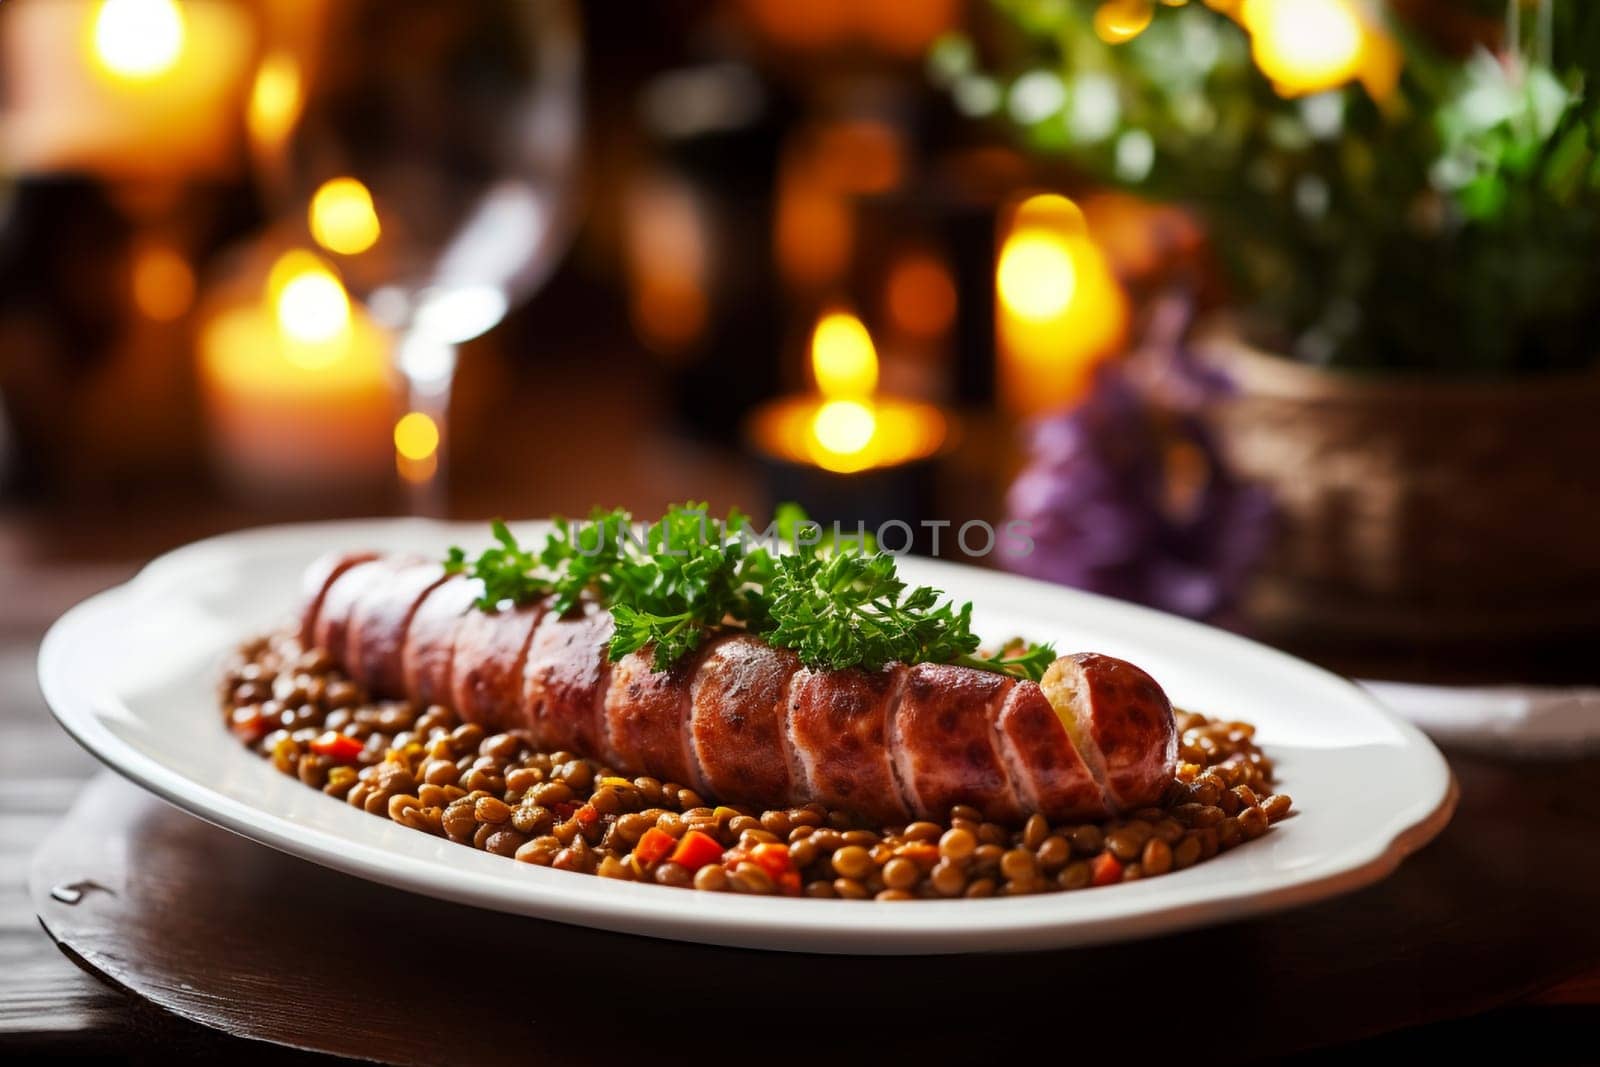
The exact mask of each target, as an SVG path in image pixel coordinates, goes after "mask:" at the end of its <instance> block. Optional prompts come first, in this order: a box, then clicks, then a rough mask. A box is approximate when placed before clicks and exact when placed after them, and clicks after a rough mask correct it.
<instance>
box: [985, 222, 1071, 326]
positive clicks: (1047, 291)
mask: <svg viewBox="0 0 1600 1067" xmlns="http://www.w3.org/2000/svg"><path fill="white" fill-rule="evenodd" d="M996 284H997V286H998V288H999V292H1000V299H1001V300H1002V301H1003V302H1004V303H1005V305H1006V306H1007V307H1008V308H1010V309H1011V310H1013V311H1015V312H1016V313H1017V314H1019V315H1022V316H1023V317H1024V318H1029V319H1052V318H1055V317H1056V316H1057V315H1060V314H1061V313H1062V312H1063V311H1065V310H1066V309H1067V306H1068V305H1069V304H1071V303H1072V295H1073V293H1074V292H1076V291H1077V287H1078V271H1077V268H1076V267H1075V266H1074V265H1073V262H1072V250H1071V248H1070V247H1069V245H1068V239H1067V237H1065V236H1064V235H1062V234H1059V233H1055V232H1051V231H1049V230H1044V229H1038V230H1035V229H1022V230H1018V231H1017V232H1016V233H1014V234H1012V235H1011V237H1010V238H1008V239H1007V241H1006V243H1005V247H1004V248H1003V249H1002V250H1001V252H1000V266H999V268H998V271H997V273H996Z"/></svg>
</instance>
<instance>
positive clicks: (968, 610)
mask: <svg viewBox="0 0 1600 1067" xmlns="http://www.w3.org/2000/svg"><path fill="white" fill-rule="evenodd" d="M493 531H494V539H495V544H494V545H493V546H492V547H490V548H487V549H485V550H484V551H483V552H481V553H480V554H479V555H478V557H477V559H475V560H470V561H469V560H468V559H467V554H466V553H465V552H464V551H463V550H462V549H460V548H452V549H451V550H450V553H449V555H448V556H447V557H446V558H445V569H446V570H448V571H450V572H451V573H459V574H467V575H470V576H471V577H473V578H477V579H479V580H480V581H482V582H483V595H482V596H481V597H480V598H479V599H478V601H477V606H478V607H479V608H481V609H482V610H485V611H495V610H498V608H499V607H500V605H502V604H505V603H508V602H509V603H513V604H525V603H528V602H530V601H533V600H537V599H539V598H541V597H545V596H553V597H554V598H555V599H554V603H553V607H554V609H555V610H557V611H567V610H569V609H571V608H572V607H573V606H574V605H575V604H577V602H578V600H579V598H580V597H581V596H582V595H583V594H584V593H586V592H587V593H589V594H591V595H593V596H594V597H596V598H597V599H599V600H600V602H602V603H604V604H605V605H606V606H607V607H609V608H610V610H611V615H612V618H613V620H614V621H615V623H616V629H615V633H614V635H613V636H612V638H611V644H610V646H609V648H610V656H611V658H612V659H613V660H619V659H621V658H622V657H623V656H626V655H627V654H628V653H630V652H634V651H636V650H638V649H641V648H645V647H646V646H651V645H653V646H654V649H655V651H654V660H653V662H654V665H655V667H656V669H657V670H665V669H666V668H668V667H670V666H671V665H672V664H673V663H675V662H677V660H678V659H679V658H681V657H682V656H684V655H685V654H686V653H688V652H691V651H693V650H694V649H695V648H697V647H699V645H700V644H701V642H703V641H704V640H705V639H706V637H707V636H708V635H710V634H712V633H714V632H717V631H721V630H745V631H748V632H750V633H753V634H757V635H759V636H761V637H763V638H764V639H766V640H767V641H770V642H771V643H772V644H774V645H777V646H780V647H783V648H789V649H793V650H794V651H795V652H796V653H797V654H798V655H799V657H800V659H801V661H802V662H803V663H805V664H806V666H808V667H812V668H815V669H819V670H835V669H841V668H845V667H862V668H865V669H867V670H876V669H878V668H880V667H882V666H883V665H884V664H885V663H889V662H891V661H895V660H898V661H900V662H902V663H956V664H962V665H964V666H969V667H977V668H979V669H981V670H987V671H995V672H998V673H1002V674H1011V675H1016V676H1018V677H1024V678H1032V679H1034V680H1035V681H1037V680H1038V679H1039V678H1041V677H1042V676H1043V675H1044V671H1045V669H1046V668H1047V667H1049V665H1050V663H1051V662H1052V661H1053V660H1054V659H1055V650H1054V648H1053V647H1051V646H1050V645H1036V644H1024V643H1022V642H1020V641H1016V642H1012V643H1011V644H1010V645H1008V646H1007V647H1006V648H1004V649H1002V650H1001V651H1000V652H998V653H996V654H994V655H989V656H985V655H980V654H979V644H980V642H979V639H978V636H977V635H976V634H975V633H973V631H972V605H971V604H962V605H960V606H959V607H958V606H956V605H955V604H954V602H952V601H950V600H948V599H944V598H943V596H942V594H941V593H939V591H938V590H935V589H932V588H930V587H928V586H917V587H915V588H909V587H907V585H906V583H905V582H903V581H901V580H900V577H899V575H898V573H897V570H896V567H895V560H894V557H893V556H891V555H889V554H887V553H883V552H878V551H877V550H876V548H875V546H873V545H872V544H871V543H870V539H867V543H865V544H863V543H861V542H860V541H855V540H851V539H849V538H845V539H843V540H841V541H840V542H838V543H834V541H833V540H832V538H831V537H829V536H826V535H825V534H824V532H823V530H822V528H821V527H820V526H819V525H818V524H816V523H813V522H811V521H810V520H809V519H807V518H806V516H805V513H804V512H803V511H801V510H800V509H799V508H798V507H797V506H795V505H792V504H786V505H784V506H783V507H781V508H779V510H778V515H777V516H776V518H775V519H774V522H773V525H772V526H771V527H769V528H768V529H767V530H765V531H759V530H757V529H756V527H755V526H754V524H752V523H751V521H750V519H749V518H748V516H745V515H743V514H742V513H740V512H739V511H737V510H734V511H731V512H730V513H729V514H728V516H727V518H726V519H724V520H722V521H721V522H718V521H715V520H712V519H710V518H709V516H708V513H707V511H706V508H705V505H703V504H694V503H688V504H683V505H674V506H673V507H670V508H668V509H667V513H666V514H665V515H663V516H662V517H661V518H660V519H658V520H657V521H656V522H654V523H652V524H650V525H649V526H648V527H646V528H645V529H644V530H643V531H642V532H640V531H638V530H636V529H635V527H634V526H633V524H632V516H631V515H629V513H628V512H626V511H623V510H621V509H612V510H609V511H606V510H600V509H597V510H595V511H594V512H593V513H592V514H591V515H590V517H589V519H588V521H587V522H581V523H573V522H571V521H569V520H566V519H558V520H557V521H556V525H555V529H554V530H553V531H552V532H551V533H550V534H549V536H548V537H546V539H545V544H544V547H543V548H542V549H541V550H539V551H537V552H535V551H533V550H531V549H527V548H523V547H522V546H521V545H520V544H518V542H517V540H516V538H515V537H514V536H513V535H512V533H511V531H510V530H509V529H508V528H507V527H506V525H505V523H503V522H498V521H497V522H495V523H494V526H493ZM769 534H771V535H775V536H776V540H777V541H778V542H780V543H781V544H783V545H787V546H790V548H791V549H792V550H790V551H777V550H776V549H775V546H774V545H773V544H772V542H771V541H769V540H767V535H769Z"/></svg>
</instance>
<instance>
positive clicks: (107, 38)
mask: <svg viewBox="0 0 1600 1067" xmlns="http://www.w3.org/2000/svg"><path fill="white" fill-rule="evenodd" d="M183 40H184V22H183V11H182V10H181V9H179V7H178V5H177V3H176V0H105V2H104V3H102V4H101V5H100V10H99V11H98V12H97V13H96V15H95V18H94V58H95V60H96V61H97V62H98V63H99V64H100V65H101V66H102V67H104V68H105V69H106V70H107V71H109V72H110V73H112V74H114V75H116V76H117V77H120V78H127V79H129V80H133V81H144V80H147V79H150V78H155V77H157V76H159V75H162V74H165V73H166V72H167V71H169V70H171V69H172V68H173V67H174V66H175V65H176V64H177V62H178V57H179V56H180V55H181V54H182V52H183Z"/></svg>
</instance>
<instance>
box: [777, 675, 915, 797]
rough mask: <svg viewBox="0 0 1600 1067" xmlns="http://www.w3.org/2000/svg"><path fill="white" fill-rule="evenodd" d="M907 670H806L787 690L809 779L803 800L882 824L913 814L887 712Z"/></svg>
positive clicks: (798, 752)
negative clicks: (892, 753)
mask: <svg viewBox="0 0 1600 1067" xmlns="http://www.w3.org/2000/svg"><path fill="white" fill-rule="evenodd" d="M905 678H906V669H905V667H903V666H901V665H900V664H898V663H892V664H890V665H888V666H887V667H885V668H883V669H882V670H880V671H874V672H872V673H870V674H869V673H868V672H866V671H862V670H857V669H854V668H851V669H850V670H843V671H813V670H810V669H809V668H805V669H802V670H801V671H800V673H799V674H798V675H796V676H795V679H794V681H793V682H792V683H791V684H790V689H789V693H790V696H789V721H788V728H789V729H788V732H789V741H790V743H791V744H792V745H793V746H794V752H795V756H796V759H797V762H798V763H799V765H800V766H801V767H802V768H803V769H804V772H805V777H804V779H803V780H802V781H800V782H797V783H796V784H797V785H799V786H801V787H802V788H803V790H804V793H803V797H802V796H797V797H796V798H795V799H802V798H803V799H806V800H817V801H820V802H822V803H823V804H826V805H828V807H830V808H842V809H844V810H846V811H852V812H855V813H857V814H859V815H863V816H865V817H867V818H869V819H873V820H876V821H879V822H885V823H891V822H903V821H905V819H906V817H907V815H908V814H909V812H908V809H907V807H906V802H905V799H904V798H903V797H902V796H901V795H900V786H899V783H898V782H897V781H896V780H895V773H894V766H893V763H892V762H891V760H890V758H889V715H890V712H891V711H892V709H893V706H894V704H895V702H896V701H898V700H899V699H900V689H901V687H902V686H903V684H904V683H905Z"/></svg>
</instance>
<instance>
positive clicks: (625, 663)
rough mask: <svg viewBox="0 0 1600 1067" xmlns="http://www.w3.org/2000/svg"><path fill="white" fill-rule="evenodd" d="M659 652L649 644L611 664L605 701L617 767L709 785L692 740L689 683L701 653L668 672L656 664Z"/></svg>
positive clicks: (701, 787)
mask: <svg viewBox="0 0 1600 1067" xmlns="http://www.w3.org/2000/svg"><path fill="white" fill-rule="evenodd" d="M654 655H655V649H654V648H651V647H648V646H647V647H645V648H643V649H640V650H639V651H637V652H630V653H628V654H627V655H626V656H623V657H622V659H620V660H618V661H617V662H616V663H615V664H613V665H612V667H611V685H610V691H609V692H608V693H607V694H606V700H605V722H606V736H607V739H608V741H609V748H610V753H611V756H612V758H613V761H614V762H615V763H616V764H617V765H618V766H621V767H629V768H637V769H640V770H643V771H644V773H646V774H650V775H654V776H655V777H657V778H660V779H661V780H662V781H664V782H677V783H680V784H682V785H687V786H690V787H692V788H694V789H696V790H705V788H706V784H705V781H704V779H703V778H702V777H701V774H700V768H699V765H698V764H697V763H696V761H695V757H694V752H693V751H692V749H691V746H690V743H689V683H690V681H691V679H693V678H694V675H695V670H696V668H697V667H698V666H699V662H700V658H701V657H700V653H698V652H695V653H690V654H689V655H687V656H684V657H683V658H682V659H681V660H679V661H678V662H677V663H674V664H673V665H672V666H671V667H668V668H667V669H666V670H664V671H658V670H656V669H655V666H654V664H653V662H652V659H653V657H654Z"/></svg>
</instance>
